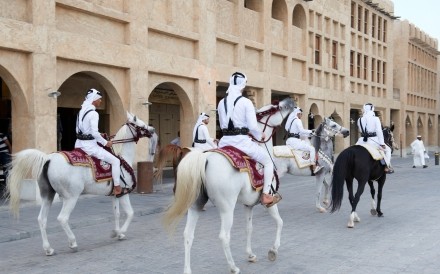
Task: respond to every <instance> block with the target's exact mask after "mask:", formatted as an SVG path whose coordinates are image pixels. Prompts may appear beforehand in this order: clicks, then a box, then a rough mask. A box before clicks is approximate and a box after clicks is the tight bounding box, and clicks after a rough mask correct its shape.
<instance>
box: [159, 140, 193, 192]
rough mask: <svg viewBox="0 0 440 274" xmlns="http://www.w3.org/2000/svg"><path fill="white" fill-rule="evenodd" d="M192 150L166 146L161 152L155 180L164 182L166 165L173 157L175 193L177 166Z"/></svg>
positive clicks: (171, 145) (174, 189) (174, 188)
mask: <svg viewBox="0 0 440 274" xmlns="http://www.w3.org/2000/svg"><path fill="white" fill-rule="evenodd" d="M190 151H191V149H190V148H188V147H183V148H182V147H180V146H178V145H173V144H169V145H166V146H165V147H164V148H162V149H161V150H160V151H159V155H158V156H157V162H156V168H157V169H156V171H155V172H154V179H155V180H156V181H158V182H161V181H162V177H163V170H164V168H165V166H166V163H167V161H168V160H170V158H171V157H172V160H173V162H172V163H173V174H174V187H173V192H175V191H176V178H177V166H178V165H179V163H180V161H181V160H182V158H183V157H184V156H185V155H186V154H187V153H188V152H190Z"/></svg>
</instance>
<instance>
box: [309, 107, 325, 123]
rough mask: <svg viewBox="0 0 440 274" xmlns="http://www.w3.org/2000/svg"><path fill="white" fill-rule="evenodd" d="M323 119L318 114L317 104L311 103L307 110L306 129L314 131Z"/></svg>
mask: <svg viewBox="0 0 440 274" xmlns="http://www.w3.org/2000/svg"><path fill="white" fill-rule="evenodd" d="M322 120H323V118H322V116H321V115H320V114H319V107H318V105H317V104H315V103H312V104H311V105H310V108H309V112H308V113H307V121H308V128H309V129H314V128H316V127H317V126H318V125H319V124H320V123H321V122H322Z"/></svg>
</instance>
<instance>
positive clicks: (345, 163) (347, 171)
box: [330, 127, 393, 228]
mask: <svg viewBox="0 0 440 274" xmlns="http://www.w3.org/2000/svg"><path fill="white" fill-rule="evenodd" d="M383 130H384V139H385V143H386V144H387V145H388V146H390V147H392V143H390V142H392V140H393V139H392V138H390V136H391V137H392V134H391V131H392V130H391V128H389V127H385V128H384V129H383ZM354 179H356V180H357V182H358V188H357V191H356V194H355V195H353V180H354ZM385 180H386V173H385V169H384V166H383V164H382V163H381V161H378V160H374V159H373V157H371V155H370V153H369V152H368V151H367V149H365V148H364V147H362V146H356V145H355V146H351V147H348V148H346V149H344V150H343V151H342V152H341V153H340V154H339V156H338V158H337V159H336V161H335V164H334V167H333V177H332V202H331V205H330V207H331V210H330V212H335V211H337V210H339V209H340V207H341V203H342V198H343V194H344V182H346V183H347V190H348V195H349V197H348V199H349V200H350V204H351V214H350V219H349V222H348V225H347V226H348V227H350V228H352V227H354V222H360V218H359V216H358V215H357V213H356V207H357V204H358V202H359V199H360V197H361V195H362V193H363V192H364V189H365V185H366V183H367V182H368V184H369V185H370V193H371V197H372V199H373V203H372V209H371V214H372V215H376V214H377V216H379V217H382V216H383V213H382V211H381V209H380V203H381V200H382V190H383V186H384V184H385ZM373 181H377V184H378V193H377V207H376V208H374V204H375V202H374V196H375V192H376V191H375V189H374V185H373Z"/></svg>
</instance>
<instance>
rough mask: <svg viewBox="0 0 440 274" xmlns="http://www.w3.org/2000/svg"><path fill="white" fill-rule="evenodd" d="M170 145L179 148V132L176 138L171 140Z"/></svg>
mask: <svg viewBox="0 0 440 274" xmlns="http://www.w3.org/2000/svg"><path fill="white" fill-rule="evenodd" d="M170 144H172V145H176V146H179V147H180V130H179V131H178V132H177V137H176V138H174V139H173V140H171V142H170Z"/></svg>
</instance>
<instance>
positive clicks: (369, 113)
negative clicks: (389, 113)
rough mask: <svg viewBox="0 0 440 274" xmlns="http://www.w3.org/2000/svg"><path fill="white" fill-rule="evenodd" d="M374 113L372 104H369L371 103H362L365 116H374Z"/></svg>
mask: <svg viewBox="0 0 440 274" xmlns="http://www.w3.org/2000/svg"><path fill="white" fill-rule="evenodd" d="M374 115H375V114H374V106H373V104H371V103H366V104H365V105H364V115H363V116H364V117H367V116H374Z"/></svg>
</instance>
